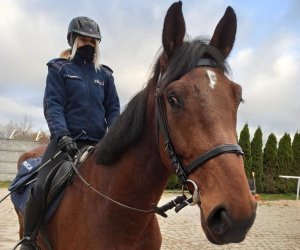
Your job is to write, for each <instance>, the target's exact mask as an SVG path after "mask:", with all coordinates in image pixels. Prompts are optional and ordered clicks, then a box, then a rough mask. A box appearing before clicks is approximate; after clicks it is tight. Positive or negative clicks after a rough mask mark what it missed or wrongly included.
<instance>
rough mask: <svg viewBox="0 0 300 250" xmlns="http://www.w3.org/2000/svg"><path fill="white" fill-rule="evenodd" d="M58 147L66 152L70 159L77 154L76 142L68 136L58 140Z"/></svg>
mask: <svg viewBox="0 0 300 250" xmlns="http://www.w3.org/2000/svg"><path fill="white" fill-rule="evenodd" d="M58 146H59V147H60V148H61V150H62V151H64V152H67V153H68V155H69V156H70V157H74V156H75V155H76V154H77V153H78V148H77V145H76V142H74V141H73V139H72V138H71V137H70V136H67V135H64V136H63V137H62V138H60V139H59V140H58Z"/></svg>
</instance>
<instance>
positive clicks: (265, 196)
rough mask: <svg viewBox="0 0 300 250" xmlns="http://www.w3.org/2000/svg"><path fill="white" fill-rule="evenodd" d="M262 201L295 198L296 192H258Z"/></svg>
mask: <svg viewBox="0 0 300 250" xmlns="http://www.w3.org/2000/svg"><path fill="white" fill-rule="evenodd" d="M259 195H260V196H261V198H262V200H263V201H277V200H296V194H259Z"/></svg>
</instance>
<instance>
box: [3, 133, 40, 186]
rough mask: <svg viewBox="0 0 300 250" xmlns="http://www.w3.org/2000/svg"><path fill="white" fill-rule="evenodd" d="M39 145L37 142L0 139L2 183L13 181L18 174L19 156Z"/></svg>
mask: <svg viewBox="0 0 300 250" xmlns="http://www.w3.org/2000/svg"><path fill="white" fill-rule="evenodd" d="M39 144H40V143H39V142H36V141H27V140H15V139H0V181H11V180H12V179H13V178H14V177H15V174H16V173H17V161H18V158H19V156H20V155H21V154H22V153H24V152H26V151H28V150H30V149H33V148H35V147H37V146H38V145H39Z"/></svg>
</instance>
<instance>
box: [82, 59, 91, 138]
mask: <svg viewBox="0 0 300 250" xmlns="http://www.w3.org/2000/svg"><path fill="white" fill-rule="evenodd" d="M84 76H85V84H86V88H87V101H88V133H87V134H88V135H89V134H90V127H91V110H90V88H89V83H88V79H87V69H86V60H84Z"/></svg>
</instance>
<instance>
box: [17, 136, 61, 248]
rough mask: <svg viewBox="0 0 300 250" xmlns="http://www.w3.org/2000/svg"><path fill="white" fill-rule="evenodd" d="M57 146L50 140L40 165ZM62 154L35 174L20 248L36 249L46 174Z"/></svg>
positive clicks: (56, 149) (41, 216)
mask: <svg viewBox="0 0 300 250" xmlns="http://www.w3.org/2000/svg"><path fill="white" fill-rule="evenodd" d="M58 150H59V148H58V145H57V143H56V142H55V141H54V140H52V141H51V142H50V143H49V145H48V148H47V149H46V152H45V154H44V156H43V159H42V161H41V166H42V165H43V164H44V163H45V162H47V161H48V159H50V158H51V157H52V156H53V155H55V154H56V153H57V152H58ZM62 157H63V155H62V154H61V155H59V156H58V157H57V158H55V159H54V160H52V161H51V162H50V163H49V164H46V165H45V166H44V167H43V168H42V169H40V170H39V172H38V175H37V181H36V183H35V184H34V187H33V188H32V189H31V194H30V196H29V199H28V201H27V203H26V209H25V214H24V238H23V243H22V247H21V250H31V249H36V243H35V241H36V236H37V234H38V230H39V226H40V224H41V223H42V221H43V219H44V200H43V189H44V184H45V181H46V178H47V175H48V174H49V172H50V171H51V169H52V167H53V166H54V165H55V164H57V163H58V162H59V161H60V160H61V159H62Z"/></svg>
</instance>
